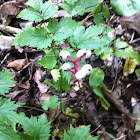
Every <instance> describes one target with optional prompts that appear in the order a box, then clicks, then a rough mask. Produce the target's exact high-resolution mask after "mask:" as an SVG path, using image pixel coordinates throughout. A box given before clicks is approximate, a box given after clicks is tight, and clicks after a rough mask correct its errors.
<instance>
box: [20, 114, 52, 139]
mask: <svg viewBox="0 0 140 140" xmlns="http://www.w3.org/2000/svg"><path fill="white" fill-rule="evenodd" d="M20 123H21V124H22V127H23V129H24V130H25V132H26V133H27V134H28V135H30V136H31V137H33V140H47V139H48V138H49V137H50V131H51V130H50V127H51V125H50V122H48V121H47V118H46V117H45V114H43V115H41V116H40V117H39V118H38V119H37V118H36V117H33V116H31V118H27V117H25V118H23V119H22V120H20Z"/></svg>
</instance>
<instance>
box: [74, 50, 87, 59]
mask: <svg viewBox="0 0 140 140" xmlns="http://www.w3.org/2000/svg"><path fill="white" fill-rule="evenodd" d="M84 54H86V49H82V50H79V51H78V52H77V54H76V55H77V57H80V56H82V55H84Z"/></svg>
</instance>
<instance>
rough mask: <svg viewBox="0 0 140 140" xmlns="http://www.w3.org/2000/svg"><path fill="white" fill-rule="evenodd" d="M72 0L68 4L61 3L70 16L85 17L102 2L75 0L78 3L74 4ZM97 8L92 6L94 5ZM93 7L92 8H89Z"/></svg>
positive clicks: (67, 0) (96, 0) (68, 0)
mask: <svg viewBox="0 0 140 140" xmlns="http://www.w3.org/2000/svg"><path fill="white" fill-rule="evenodd" d="M71 1H72V0H66V2H67V3H60V4H59V6H60V7H62V8H63V9H64V10H65V11H67V13H69V14H70V16H74V15H83V14H84V13H86V12H90V11H92V10H93V9H94V8H95V7H96V4H98V3H99V2H100V0H94V1H93V0H74V1H76V2H74V1H73V2H72V3H71ZM94 4H95V6H91V5H94ZM89 6H91V7H89Z"/></svg>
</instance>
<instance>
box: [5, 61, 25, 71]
mask: <svg viewBox="0 0 140 140" xmlns="http://www.w3.org/2000/svg"><path fill="white" fill-rule="evenodd" d="M26 64H27V61H26V59H18V60H15V61H13V62H10V63H9V64H8V65H7V67H14V68H15V69H16V70H21V69H22V68H23V67H24V66H25V65H26Z"/></svg>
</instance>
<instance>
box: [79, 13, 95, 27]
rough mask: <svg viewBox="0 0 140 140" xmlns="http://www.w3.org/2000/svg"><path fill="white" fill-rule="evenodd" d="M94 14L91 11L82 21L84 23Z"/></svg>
mask: <svg viewBox="0 0 140 140" xmlns="http://www.w3.org/2000/svg"><path fill="white" fill-rule="evenodd" d="M92 16H93V15H92V12H90V13H89V14H88V15H87V16H86V18H85V19H83V20H82V21H81V22H82V25H83V24H84V23H85V22H86V21H87V20H88V19H89V18H90V17H92Z"/></svg>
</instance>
